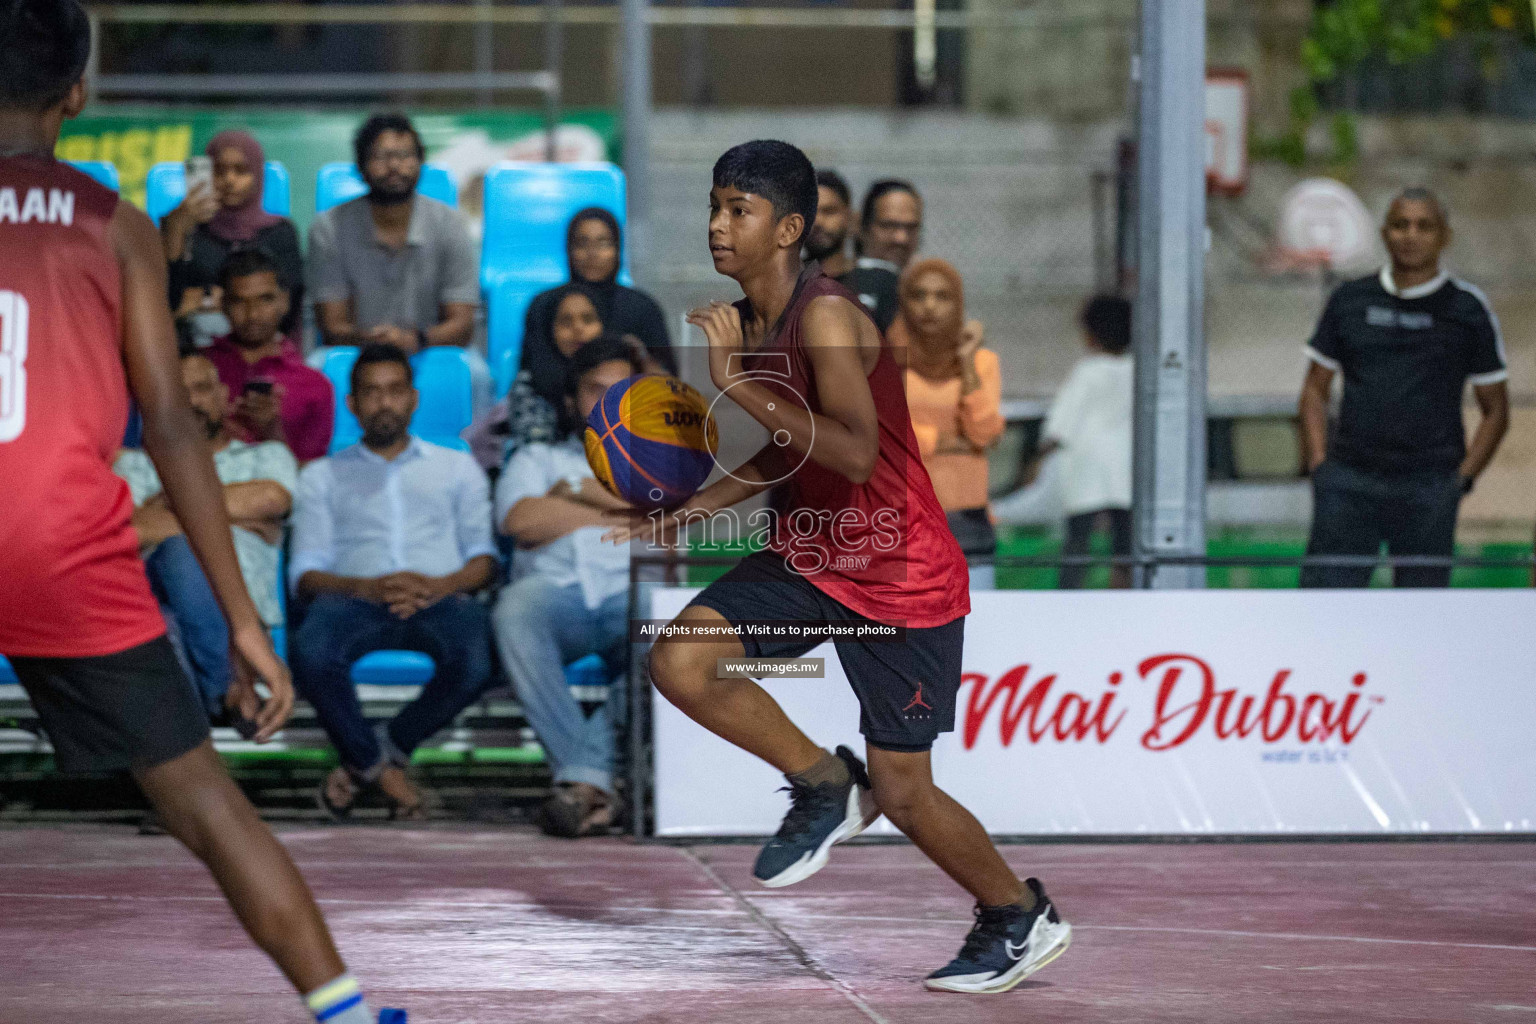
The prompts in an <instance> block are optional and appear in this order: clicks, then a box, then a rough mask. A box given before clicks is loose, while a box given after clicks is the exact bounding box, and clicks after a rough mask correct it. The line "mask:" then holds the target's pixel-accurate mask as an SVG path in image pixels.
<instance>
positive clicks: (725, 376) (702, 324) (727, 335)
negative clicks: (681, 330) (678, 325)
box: [688, 300, 747, 389]
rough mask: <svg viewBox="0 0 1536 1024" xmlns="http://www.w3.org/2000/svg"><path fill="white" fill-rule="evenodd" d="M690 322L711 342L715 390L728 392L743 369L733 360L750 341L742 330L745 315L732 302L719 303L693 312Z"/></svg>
mask: <svg viewBox="0 0 1536 1024" xmlns="http://www.w3.org/2000/svg"><path fill="white" fill-rule="evenodd" d="M688 322H689V323H691V324H693V325H694V326H695V327H697V328H698V329H699V330H701V331H703V332H704V337H705V338H707V339H708V340H709V377H710V380H712V381H714V382H715V387H717V388H722V389H723V388H725V387H726V385H727V384H728V383H729V382H730V380H731V378H732V377H734V376H737V375H739V374H740V373H741V371H742V369H743V368H742V367H741V366H732V365H731V356H734V355H739V354H740V353H741V351H742V349H743V348H745V346H746V341H747V339H746V334H745V332H743V330H742V327H741V313H740V312H739V311H738V310H737V309H736V307H735V306H733V305H731V304H730V303H729V302H721V301H719V300H716V301H714V302H711V303H710V304H709V305H707V306H700V307H699V308H698V309H694V310H690V311H689V313H688Z"/></svg>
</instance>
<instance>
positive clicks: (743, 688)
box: [650, 552, 879, 887]
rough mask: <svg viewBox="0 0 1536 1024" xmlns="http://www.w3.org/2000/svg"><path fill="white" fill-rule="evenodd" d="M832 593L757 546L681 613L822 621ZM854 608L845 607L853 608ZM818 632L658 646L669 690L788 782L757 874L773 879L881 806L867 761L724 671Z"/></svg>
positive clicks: (728, 620) (805, 646) (821, 855)
mask: <svg viewBox="0 0 1536 1024" xmlns="http://www.w3.org/2000/svg"><path fill="white" fill-rule="evenodd" d="M829 606H835V602H831V601H829V600H828V599H827V598H825V597H824V596H823V595H822V594H821V593H820V592H819V591H817V590H816V588H815V587H813V586H812V585H811V584H810V583H808V582H806V580H805V579H804V577H802V576H800V575H799V574H798V573H796V572H794V571H793V570H791V569H789V568H788V566H786V565H785V564H784V561H783V559H781V558H779V557H778V556H777V555H772V554H769V553H766V552H764V553H759V554H756V555H751V556H749V557H748V558H745V559H743V560H742V562H741V563H740V564H738V565H737V566H736V567H735V568H733V569H732V570H731V571H730V572H728V573H726V574H725V575H724V576H722V577H721V578H720V579H719V580H716V581H715V582H714V583H713V584H711V585H710V586H709V587H708V588H707V589H706V590H705V591H704V593H702V594H700V595H699V596H698V597H697V598H695V599H694V603H693V604H691V605H689V606H688V607H687V608H685V609H684V610H683V612H682V614H681V615H679V616H678V618H677V619H676V620H675V621H676V622H677V623H678V624H680V625H682V626H684V627H689V628H691V629H700V628H703V627H714V628H715V629H716V630H719V629H723V628H725V627H728V626H735V627H739V626H740V625H741V624H743V623H748V622H754V621H757V622H764V621H774V622H796V621H798V622H821V621H825V620H826V619H827V617H828V614H829V612H830V613H832V614H836V608H835V607H831V608H829ZM844 614H846V612H845V613H844ZM814 646H816V643H815V642H814V641H811V642H806V641H804V640H789V639H785V640H772V639H764V638H762V637H750V636H748V637H746V638H745V639H737V638H736V637H734V636H726V637H723V638H721V639H720V640H712V639H711V640H701V639H698V638H688V637H678V638H669V639H665V640H662V641H659V642H658V643H657V644H656V646H655V647H653V648H652V650H651V659H650V665H651V678H652V681H653V682H654V683H655V685H656V688H657V689H658V690H660V691H661V693H662V695H663V696H665V697H666V698H667V700H669V701H671V702H672V703H673V704H674V705H676V707H677V708H678V709H679V710H680V711H682V712H683V713H684V714H686V715H687V716H688V717H690V718H692V719H693V720H694V721H696V722H698V723H699V724H700V725H702V726H704V728H706V729H708V730H710V731H711V732H713V733H714V734H715V735H717V736H719V737H721V738H722V739H724V740H726V741H728V742H730V743H733V744H735V745H736V746H738V747H740V748H742V749H743V750H746V751H747V752H748V753H751V754H755V755H757V756H758V757H760V758H762V759H763V760H764V761H767V762H768V763H769V764H771V765H773V766H774V767H775V768H777V769H778V770H779V771H781V772H783V773H784V775H785V778H786V779H787V780H788V781H789V788H790V809H789V813H788V814H786V815H785V816H784V820H783V822H782V823H781V824H780V826H779V830H778V832H777V833H776V834H775V835H774V837H773V838H772V839H771V840H769V842H768V843H767V844H766V845H765V846H764V847H763V849H762V850H761V852H760V853H759V854H758V858H757V862H756V864H755V865H754V866H753V875H754V877H756V878H757V880H758V881H759V882H761V883H762V884H763V885H766V886H770V887H772V886H782V885H791V884H793V883H795V882H798V881H801V880H803V879H805V878H809V877H810V876H811V875H813V874H815V873H816V872H817V871H819V870H821V868H822V866H823V865H825V864H826V862H827V855H828V851H829V850H830V849H831V847H832V846H834V845H835V844H837V843H840V842H843V841H844V840H847V839H851V838H852V837H853V836H856V835H858V834H859V833H860V832H862V831H864V830H865V829H866V828H868V827H869V826H870V825H871V824H873V823H874V821H875V819H876V818H877V817H879V812H878V811H876V810H875V809H874V801H873V800H872V799H871V798H870V796H869V783H868V779H867V777H866V776H865V775H864V766H863V765H862V764H861V763H860V762H859V759H858V758H857V757H856V756H855V755H854V754H853V753H852V752H851V751H848V750H846V749H844V748H841V747H839V748H838V750H837V752H836V753H835V754H834V753H829V752H828V751H826V750H823V749H822V748H820V747H818V746H817V745H816V744H815V743H813V742H812V741H811V739H810V738H809V737H808V736H806V735H805V733H803V732H801V731H800V729H799V728H798V727H797V726H796V725H795V724H794V723H793V722H791V721H790V720H789V717H788V716H787V715H785V714H784V710H783V709H782V708H780V707H779V705H778V702H776V701H775V700H774V699H773V698H772V697H771V696H769V694H768V692H767V691H766V690H764V689H763V688H762V687H761V686H759V685H757V683H756V682H754V681H753V680H751V679H746V678H739V677H727V678H719V673H718V664H719V661H720V659H722V658H727V659H735V658H742V657H750V658H774V657H786V658H789V657H798V656H800V655H803V654H805V653H806V652H807V651H808V650H810V649H811V648H812V647H814Z"/></svg>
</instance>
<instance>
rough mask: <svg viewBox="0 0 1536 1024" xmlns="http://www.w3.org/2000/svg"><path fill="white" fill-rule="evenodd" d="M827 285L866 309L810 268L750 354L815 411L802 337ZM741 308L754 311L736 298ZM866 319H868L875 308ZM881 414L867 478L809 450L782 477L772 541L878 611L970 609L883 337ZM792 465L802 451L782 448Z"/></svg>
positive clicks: (876, 384)
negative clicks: (805, 319) (784, 491)
mask: <svg viewBox="0 0 1536 1024" xmlns="http://www.w3.org/2000/svg"><path fill="white" fill-rule="evenodd" d="M823 295H837V296H840V297H841V298H844V299H847V300H848V302H849V303H851V304H852V305H853V307H854V308H855V309H857V310H859V312H860V313H862V314H863V315H864V316H866V317H867V316H869V313H868V311H867V310H865V309H864V306H863V305H862V304H861V303H860V302H859V300H858V298H857V296H855V295H854V294H853V293H852V292H851V291H849V290H848V289H847V288H845V287H843V286H842V285H841V284H838V283H837V282H836V281H835V280H833V279H832V278H830V277H827V276H826V275H825V274H823V273H821V271H820V270H817V269H814V268H808V269H807V270H806V272H805V273H804V274H802V275H801V277H800V282H799V284H798V285H797V286H796V288H795V294H794V296H793V297H792V298H791V299H790V300H789V306H788V307H787V308H786V309H785V310H784V315H783V316H782V317H780V319H779V327H778V329H777V331H776V333H775V335H774V336H772V337H770V338H769V339H767V341H766V342H765V343H764V345H763V347H762V348H760V349H758V350H757V351H756V352H753V353H751V354H749V355H748V356H746V357H745V359H744V360H743V364H744V366H745V370H744V375H750V376H751V377H752V378H754V379H755V380H758V381H760V382H761V383H762V384H764V385H765V386H767V387H769V388H770V389H772V390H775V391H778V392H780V393H783V394H786V395H788V396H794V397H790V398H788V399H787V400H789V401H799V402H800V403H801V404H803V405H805V406H806V407H807V408H809V409H810V411H811V412H813V413H817V414H821V400H820V398H819V397H818V394H817V391H816V375H815V372H814V370H813V369H812V366H811V361H810V359H809V357H808V356H807V354H806V351H805V347H804V342H803V340H802V338H803V335H802V328H801V322H800V321H801V317H802V315H803V314H804V312H805V307H806V305H807V304H808V303H809V302H810V301H811V300H812V299H816V298H819V297H821V296H823ZM741 308H742V316H743V318H745V317H746V316H748V315H749V310H748V309H747V308H746V304H745V303H744V302H743V303H742V304H741ZM871 323H873V320H871ZM869 389H870V391H871V392H872V393H873V394H874V397H875V413H876V416H877V417H878V419H879V422H880V450H879V455H878V457H877V458H876V460H875V469H874V473H873V474H872V475H871V476H870V478H869V479H868V480H867V481H865V482H864V483H862V484H856V483H854V482H853V481H851V480H849V479H848V478H847V477H845V476H843V475H842V474H840V473H837V472H835V471H833V470H830V469H827V468H825V467H823V466H821V465H819V464H817V463H816V462H814V461H813V460H811V459H809V458H807V459H805V460H804V461H803V462H801V463H800V465H799V468H798V469H795V470H794V472H793V474H792V475H791V476H790V477H789V495H788V501H787V502H786V503H785V505H784V507H782V508H780V509H779V510H778V515H777V517H776V521H775V527H774V531H773V533H772V535H771V537H770V540H769V545H768V546H769V547H770V548H771V549H772V550H774V551H776V552H778V553H779V554H781V555H783V556H784V557H785V559H786V560H787V561H788V563H789V564H790V566H791V567H792V568H794V569H795V570H797V571H798V572H800V574H801V575H803V576H804V577H805V578H806V579H807V580H808V581H809V582H810V583H812V584H813V585H814V586H815V587H816V588H817V589H818V590H820V591H821V592H822V593H824V594H826V595H827V596H829V597H831V598H833V599H834V600H836V601H839V602H841V603H842V604H845V605H847V606H848V607H849V608H852V609H853V610H854V611H856V612H858V613H859V614H860V615H862V616H864V617H865V618H868V619H874V620H875V621H877V622H884V623H889V624H893V625H906V626H912V627H917V628H928V627H931V626H942V625H944V624H945V623H947V622H951V621H953V620H955V619H957V618H959V617H961V616H962V615H967V614H969V613H970V610H971V596H970V575H969V571H968V570H967V568H966V563H965V556H964V555H963V554H961V552H960V545H959V544H958V543H956V541H955V538H954V534H952V533H950V530H949V521H948V520H947V519H946V518H945V515H944V510H943V508H942V507H940V505H939V500H938V498H936V497H935V496H934V493H933V484H932V483H930V482H929V480H928V471H927V470H926V469H924V468H923V459H922V456H921V454H920V453H919V451H918V447H917V436H916V434H914V433H913V431H912V420H911V418H910V416H909V415H908V413H907V396H906V392H905V391H904V390H903V384H902V373H901V369H900V367H898V366H897V365H896V360H895V359H894V358H893V357H892V356H891V352H890V349H889V348H887V347H886V346H884V345H882V346H881V347H880V356H879V358H878V359H877V360H876V362H875V367H874V369H873V370H871V371H870V373H869ZM784 451H785V456H786V458H788V460H789V462H788V464H787V465H786V466H785V470H786V471H787V470H789V469H790V468H792V467H793V466H794V465H795V463H796V461H798V460H799V455H798V453H796V452H795V451H794V450H793V449H791V448H786V449H785V450H784Z"/></svg>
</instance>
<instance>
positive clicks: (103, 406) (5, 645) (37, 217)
mask: <svg viewBox="0 0 1536 1024" xmlns="http://www.w3.org/2000/svg"><path fill="white" fill-rule="evenodd" d="M116 209H117V195H116V193H114V192H112V191H111V190H110V189H107V188H103V187H102V186H101V185H98V184H97V183H96V182H94V181H92V180H91V179H90V178H88V177H86V176H85V175H84V174H81V173H79V172H78V171H76V170H74V168H72V167H69V166H68V165H66V164H62V163H59V162H58V161H56V160H53V159H51V158H46V157H0V654H8V655H17V656H22V657H62V658H82V657H95V656H99V655H104V654H116V653H117V652H119V651H124V650H127V649H128V648H130V647H135V646H137V645H139V644H142V643H146V642H148V641H150V640H153V639H154V638H155V637H157V636H160V635H161V634H162V633H164V632H165V624H164V622H163V620H162V619H161V618H160V610H159V606H158V605H157V604H156V603H155V599H154V596H153V595H152V594H151V593H150V589H149V582H148V580H147V579H146V577H145V575H144V563H143V561H141V560H140V558H139V548H138V539H137V537H136V536H135V534H134V531H133V526H132V524H131V523H130V521H129V517H130V516H131V515H132V513H133V502H132V500H131V499H130V498H129V495H128V485H127V484H126V483H124V482H123V481H122V480H120V479H119V478H118V477H117V476H116V475H115V474H114V473H113V472H112V460H113V458H114V457H115V455H116V454H117V449H118V446H119V445H120V444H121V443H122V439H123V430H124V428H125V426H126V425H127V422H128V386H127V380H126V374H125V371H124V369H123V354H122V281H121V275H120V273H119V269H118V263H117V254H116V252H115V251H114V250H113V247H112V241H111V238H110V237H109V234H108V228H109V225H110V223H111V220H112V214H113V212H114V211H115V210H116Z"/></svg>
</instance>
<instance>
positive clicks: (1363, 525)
mask: <svg viewBox="0 0 1536 1024" xmlns="http://www.w3.org/2000/svg"><path fill="white" fill-rule="evenodd" d="M1450 235H1451V232H1450V225H1449V224H1448V223H1447V220H1446V215H1445V209H1444V207H1443V206H1441V204H1440V201H1439V200H1438V199H1436V198H1435V196H1434V194H1433V193H1431V192H1429V191H1428V190H1426V189H1417V188H1415V189H1408V190H1407V191H1405V192H1403V193H1402V194H1401V195H1399V196H1398V197H1397V198H1396V199H1395V200H1394V201H1393V203H1392V206H1391V208H1390V209H1389V210H1388V211H1387V220H1386V224H1385V225H1384V226H1383V228H1382V238H1383V240H1384V241H1385V242H1386V245H1387V251H1388V253H1389V254H1390V255H1391V262H1390V264H1389V265H1388V266H1386V267H1383V268H1382V270H1381V272H1380V273H1379V274H1373V275H1372V276H1370V277H1364V278H1361V279H1359V280H1357V281H1350V282H1348V283H1346V284H1343V285H1340V286H1339V288H1338V289H1337V290H1336V291H1334V293H1333V295H1332V296H1331V297H1330V298H1329V299H1328V305H1327V308H1326V309H1324V310H1323V316H1322V319H1321V320H1320V321H1319V322H1318V325H1317V331H1316V333H1315V334H1314V335H1313V336H1312V340H1311V342H1310V343H1309V344H1308V345H1307V356H1308V358H1309V359H1310V360H1311V365H1310V366H1309V367H1308V369H1307V378H1306V382H1305V383H1304V384H1303V385H1302V390H1301V431H1302V444H1303V451H1304V452H1305V454H1306V458H1307V465H1308V467H1309V468H1310V469H1311V471H1312V491H1313V511H1312V534H1311V537H1310V539H1309V540H1308V542H1307V553H1308V554H1310V555H1370V556H1374V555H1376V554H1377V553H1378V552H1379V551H1380V549H1381V545H1382V543H1383V542H1385V543H1386V545H1387V550H1388V551H1389V552H1390V553H1391V554H1393V555H1437V556H1449V555H1451V554H1453V553H1454V551H1455V533H1456V513H1457V508H1458V506H1459V505H1460V502H1461V497H1462V495H1463V494H1465V493H1467V492H1468V491H1470V490H1471V489H1472V484H1473V482H1474V481H1475V480H1476V479H1477V476H1478V474H1479V473H1481V472H1482V471H1483V469H1484V468H1485V467H1486V466H1487V465H1488V463H1489V461H1490V460H1491V459H1492V458H1493V454H1494V452H1495V451H1496V450H1497V449H1498V446H1499V442H1500V440H1502V438H1503V437H1504V432H1505V430H1506V429H1507V428H1508V426H1509V393H1508V390H1507V387H1506V384H1505V380H1506V378H1507V377H1508V376H1509V371H1508V369H1507V366H1506V361H1505V358H1504V343H1503V339H1502V338H1501V336H1500V334H1499V323H1498V319H1497V318H1496V317H1495V316H1494V313H1493V310H1492V308H1491V307H1490V306H1489V305H1488V300H1487V298H1486V297H1484V295H1483V293H1482V292H1480V291H1478V290H1477V289H1476V288H1474V287H1473V286H1471V285H1469V284H1466V283H1465V282H1463V281H1460V280H1457V279H1456V278H1453V277H1451V276H1449V275H1448V274H1447V273H1446V272H1445V271H1443V270H1441V269H1440V254H1441V252H1442V251H1443V250H1444V249H1445V246H1446V244H1447V243H1448V242H1449V241H1450ZM1339 373H1342V374H1343V375H1344V401H1343V408H1342V409H1341V411H1340V415H1339V421H1338V424H1337V426H1336V428H1335V430H1334V432H1333V436H1332V437H1329V436H1328V396H1329V389H1330V387H1331V385H1332V383H1333V378H1334V375H1335V374H1339ZM1469 381H1470V382H1471V384H1472V391H1473V394H1474V395H1475V396H1476V399H1477V405H1478V408H1479V409H1480V410H1481V412H1482V419H1481V422H1479V424H1478V427H1477V431H1476V433H1475V434H1474V435H1473V437H1472V443H1471V444H1470V445H1468V444H1467V441H1466V436H1465V427H1464V425H1463V423H1462V415H1461V404H1462V395H1463V393H1464V391H1465V388H1466V385H1467V383H1468V382H1469ZM1371 571H1372V570H1371V567H1370V566H1358V567H1356V566H1349V567H1338V566H1308V567H1307V568H1306V569H1304V570H1303V572H1302V577H1301V585H1302V586H1304V587H1363V586H1365V585H1366V584H1367V583H1368V582H1369V580H1370V577H1371ZM1450 575H1451V571H1450V569H1449V567H1440V566H1435V567H1426V566H1404V567H1402V568H1399V569H1397V570H1396V572H1395V573H1394V583H1395V585H1396V586H1399V587H1443V586H1446V585H1447V584H1448V583H1449V582H1450Z"/></svg>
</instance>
